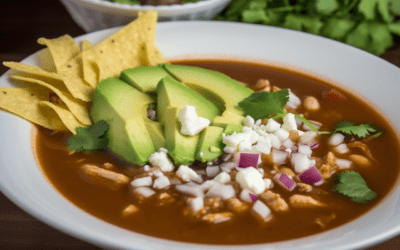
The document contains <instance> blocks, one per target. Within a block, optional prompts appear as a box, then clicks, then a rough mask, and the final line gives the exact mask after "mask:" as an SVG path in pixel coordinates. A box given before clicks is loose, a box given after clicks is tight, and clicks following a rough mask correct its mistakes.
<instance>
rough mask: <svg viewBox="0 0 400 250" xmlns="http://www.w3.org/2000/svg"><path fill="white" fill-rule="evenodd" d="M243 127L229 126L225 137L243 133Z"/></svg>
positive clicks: (226, 128) (225, 131)
mask: <svg viewBox="0 0 400 250" xmlns="http://www.w3.org/2000/svg"><path fill="white" fill-rule="evenodd" d="M242 129H243V126H242V125H237V124H227V125H226V127H225V130H224V134H225V135H231V134H233V133H235V132H236V133H242Z"/></svg>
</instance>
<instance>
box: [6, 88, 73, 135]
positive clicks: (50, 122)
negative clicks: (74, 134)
mask: <svg viewBox="0 0 400 250" xmlns="http://www.w3.org/2000/svg"><path fill="white" fill-rule="evenodd" d="M48 100H49V90H48V89H46V88H44V87H42V86H37V87H29V88H0V108H2V109H4V110H7V111H9V112H11V113H13V114H16V115H18V116H20V117H22V118H24V119H25V120H28V121H30V122H33V123H35V124H38V125H40V126H43V127H45V128H48V129H52V130H61V131H66V130H67V127H66V126H65V125H64V124H63V122H62V121H61V119H60V118H59V117H58V115H57V114H55V113H54V112H48V111H47V112H46V110H43V109H42V108H41V107H40V106H39V103H40V102H41V101H48Z"/></svg>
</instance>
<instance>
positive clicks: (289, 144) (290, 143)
mask: <svg viewBox="0 0 400 250" xmlns="http://www.w3.org/2000/svg"><path fill="white" fill-rule="evenodd" d="M282 146H284V147H285V148H287V149H291V148H293V147H294V142H293V141H292V140H290V139H289V138H287V139H286V140H284V141H283V142H282Z"/></svg>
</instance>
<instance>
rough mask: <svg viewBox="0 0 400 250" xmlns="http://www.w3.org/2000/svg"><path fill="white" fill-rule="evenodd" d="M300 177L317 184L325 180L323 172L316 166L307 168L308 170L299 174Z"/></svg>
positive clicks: (303, 180) (306, 181)
mask: <svg viewBox="0 0 400 250" xmlns="http://www.w3.org/2000/svg"><path fill="white" fill-rule="evenodd" d="M299 179H300V180H301V181H302V182H305V183H310V184H314V185H316V186H318V185H321V184H322V183H323V181H324V179H323V178H322V175H321V173H320V172H319V171H318V169H317V168H316V167H315V166H314V167H311V168H309V169H307V170H306V171H304V172H303V173H301V174H300V175H299Z"/></svg>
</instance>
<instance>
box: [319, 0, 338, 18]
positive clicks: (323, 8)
mask: <svg viewBox="0 0 400 250" xmlns="http://www.w3.org/2000/svg"><path fill="white" fill-rule="evenodd" d="M315 8H316V9H317V11H318V12H319V13H321V14H323V15H330V14H332V13H333V12H335V11H336V10H337V9H338V8H339V2H338V1H337V0H317V1H315Z"/></svg>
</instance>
